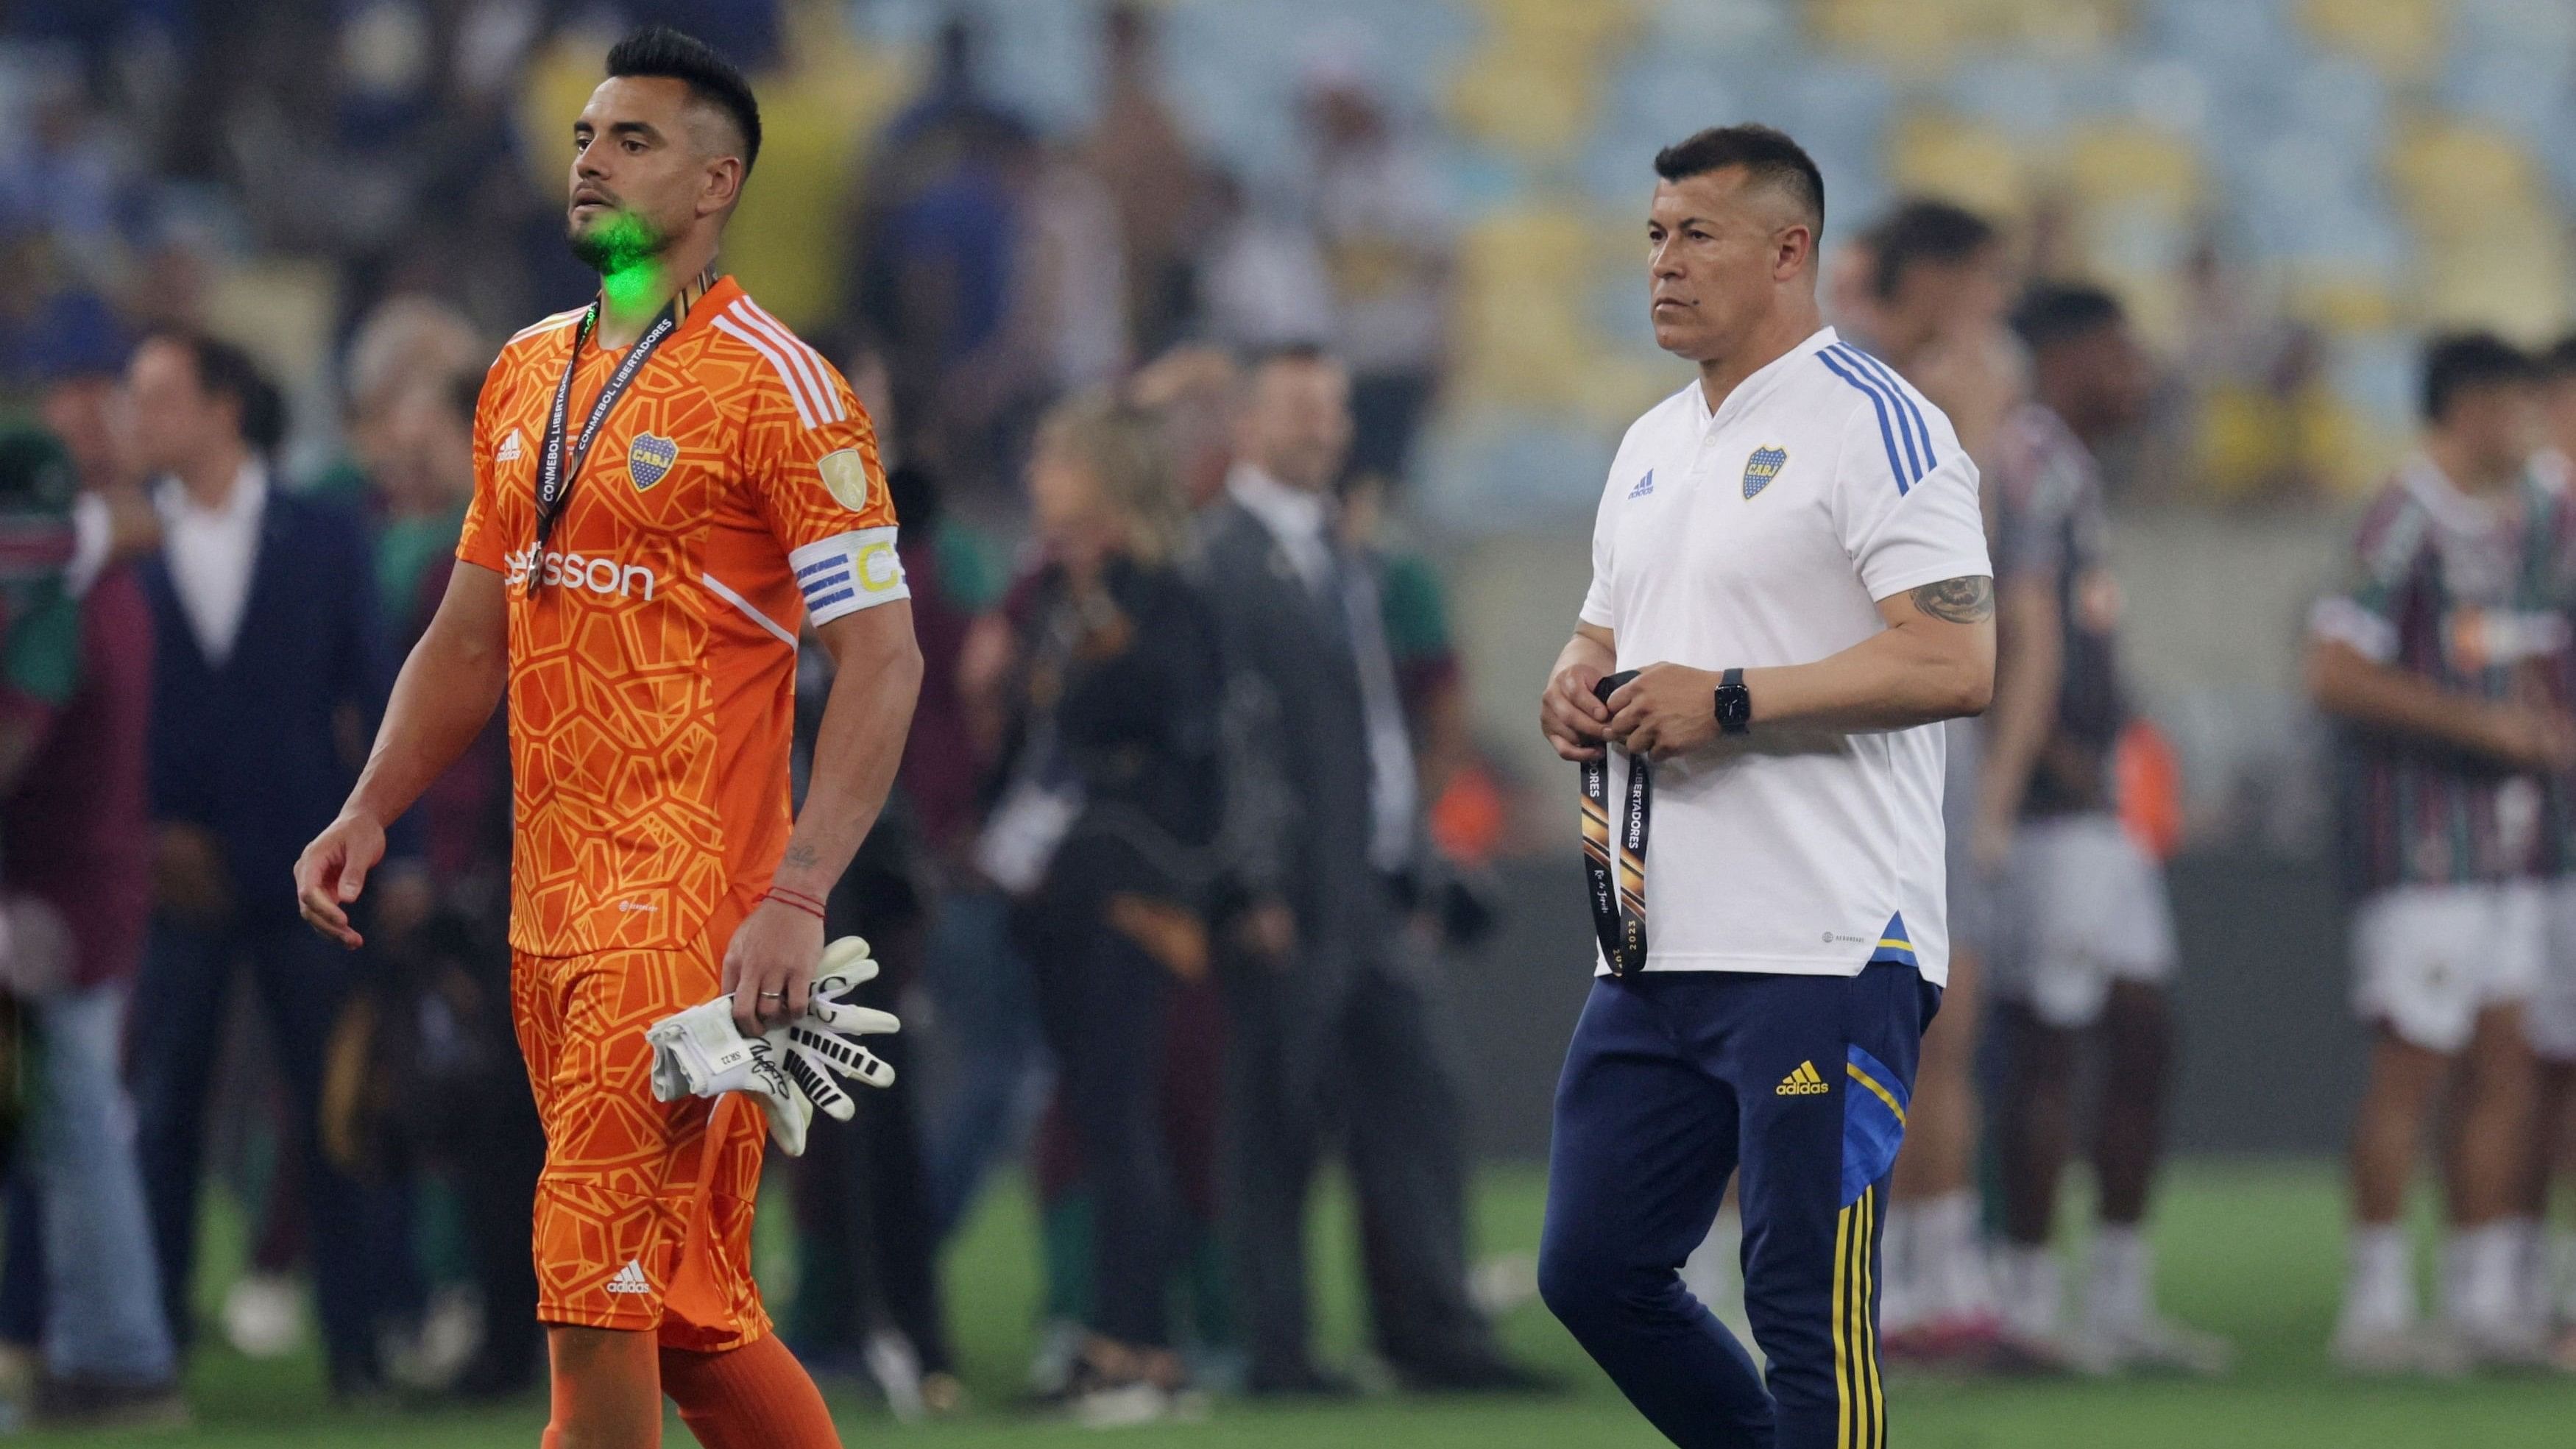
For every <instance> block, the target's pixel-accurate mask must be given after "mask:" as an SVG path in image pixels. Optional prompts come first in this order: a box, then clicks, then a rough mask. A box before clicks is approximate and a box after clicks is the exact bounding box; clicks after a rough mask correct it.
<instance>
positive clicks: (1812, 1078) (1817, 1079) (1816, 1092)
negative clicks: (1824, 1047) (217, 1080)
mask: <svg viewBox="0 0 2576 1449" xmlns="http://www.w3.org/2000/svg"><path fill="white" fill-rule="evenodd" d="M1833 1089H1834V1088H1833V1084H1832V1083H1831V1082H1828V1081H1826V1080H1825V1079H1824V1078H1823V1077H1822V1076H1821V1075H1819V1074H1818V1073H1817V1071H1816V1064H1815V1063H1814V1062H1800V1063H1798V1069H1797V1070H1796V1071H1794V1072H1791V1073H1790V1074H1789V1075H1787V1076H1785V1077H1783V1078H1781V1079H1780V1085H1779V1087H1778V1089H1777V1090H1778V1091H1779V1093H1780V1095H1781V1096H1783V1097H1814V1096H1820V1095H1822V1094H1824V1093H1826V1092H1830V1091H1832V1090H1833Z"/></svg>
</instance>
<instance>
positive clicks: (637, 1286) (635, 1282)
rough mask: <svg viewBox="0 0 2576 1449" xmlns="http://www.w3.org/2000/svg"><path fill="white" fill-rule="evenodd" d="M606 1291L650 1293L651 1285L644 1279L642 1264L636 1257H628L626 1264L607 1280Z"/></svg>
mask: <svg viewBox="0 0 2576 1449" xmlns="http://www.w3.org/2000/svg"><path fill="white" fill-rule="evenodd" d="M608 1291H609V1292H611V1293H650V1292H652V1291H653V1285H652V1284H650V1283H647V1282H645V1281H644V1264H643V1263H642V1262H641V1261H640V1260H638V1259H634V1258H629V1259H627V1260H626V1266H625V1267H623V1268H620V1269H618V1270H617V1276H616V1277H614V1278H611V1279H609V1280H608Z"/></svg>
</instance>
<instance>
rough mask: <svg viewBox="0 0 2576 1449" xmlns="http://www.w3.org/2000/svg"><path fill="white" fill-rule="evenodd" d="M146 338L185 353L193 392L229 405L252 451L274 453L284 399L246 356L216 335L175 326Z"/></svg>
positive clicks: (281, 438)
mask: <svg viewBox="0 0 2576 1449" xmlns="http://www.w3.org/2000/svg"><path fill="white" fill-rule="evenodd" d="M146 340H147V341H152V342H167V343H169V344H170V345H171V346H173V347H177V348H179V349H181V350H182V351H185V352H186V353H187V354H188V361H189V363H190V365H192V366H194V367H195V368H196V370H197V390H198V391H199V392H202V393H206V394H208V395H210V396H213V397H220V398H225V399H228V400H229V401H230V402H231V403H232V405H233V412H234V416H235V418H236V419H237V420H238V422H237V425H238V427H239V428H240V430H241V436H242V441H243V442H245V443H248V444H249V445H250V449H251V451H252V452H254V453H263V454H265V453H274V452H276V451H277V448H278V445H279V444H281V443H283V442H285V441H286V396H285V394H283V393H281V392H279V391H278V390H277V384H276V383H273V382H271V381H269V380H268V374H267V373H265V372H263V371H261V370H260V366H259V364H258V363H257V362H255V361H253V360H252V359H251V355H250V354H249V353H247V352H245V351H243V350H242V349H241V348H239V347H237V346H235V345H234V344H232V343H230V342H226V341H224V340H223V339H222V338H220V337H213V336H209V335H208V334H206V333H203V332H191V331H187V330H184V329H178V328H170V329H164V330H162V331H159V332H155V333H153V334H152V335H151V336H150V337H149V338H147V339H146Z"/></svg>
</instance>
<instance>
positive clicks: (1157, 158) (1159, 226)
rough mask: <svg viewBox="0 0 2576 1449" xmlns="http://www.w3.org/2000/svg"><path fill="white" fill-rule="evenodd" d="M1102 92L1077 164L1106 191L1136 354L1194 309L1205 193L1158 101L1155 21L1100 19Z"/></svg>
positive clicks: (1119, 9)
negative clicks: (1122, 257)
mask: <svg viewBox="0 0 2576 1449" xmlns="http://www.w3.org/2000/svg"><path fill="white" fill-rule="evenodd" d="M1100 39H1101V49H1102V69H1103V71H1104V73H1105V75H1106V85H1107V90H1108V94H1107V95H1106V96H1105V97H1104V98H1103V99H1102V101H1101V106H1100V119H1099V120H1098V121H1097V122H1095V123H1094V124H1093V126H1092V129H1091V135H1090V136H1089V138H1088V139H1087V140H1086V141H1085V142H1084V160H1085V162H1086V164H1088V166H1089V167H1090V168H1091V170H1092V172H1093V173H1094V174H1096V175H1097V176H1099V178H1100V179H1101V182H1102V183H1103V184H1104V185H1105V186H1107V187H1108V190H1109V195H1110V198H1111V201H1112V203H1113V204H1114V205H1115V206H1116V207H1117V211H1118V231H1119V236H1120V239H1121V242H1122V244H1123V245H1124V247H1125V249H1126V259H1127V265H1126V282H1127V299H1126V308H1127V327H1128V331H1129V334H1130V336H1131V337H1132V338H1133V339H1134V341H1135V344H1136V347H1137V350H1138V352H1139V353H1140V354H1146V355H1150V354H1152V353H1156V352H1160V351H1162V350H1163V349H1164V348H1166V347H1169V346H1171V345H1172V344H1173V343H1174V342H1175V341H1177V340H1178V339H1179V337H1180V335H1181V332H1182V330H1183V328H1184V326H1185V325H1186V324H1187V323H1188V322H1189V321H1190V320H1191V316H1192V314H1193V313H1194V311H1195V310H1196V306H1197V290H1198V288H1197V277H1196V275H1195V273H1196V259H1195V256H1194V247H1193V245H1192V243H1193V238H1194V234H1195V233H1196V232H1197V231H1198V230H1199V229H1200V227H1201V226H1202V225H1203V224H1204V222H1205V221H1206V217H1205V215H1204V213H1205V210H1206V207H1207V187H1206V179H1205V175H1204V170H1203V168H1202V167H1201V166H1200V164H1199V160H1198V157H1197V156H1195V155H1194V154H1192V153H1191V150H1190V145H1189V142H1188V140H1187V139H1186V138H1185V137H1184V136H1183V135H1182V133H1181V128H1180V125H1179V123H1178V122H1176V121H1175V120H1173V118H1172V112H1171V108H1170V107H1169V106H1168V105H1166V104H1165V103H1164V101H1163V96H1162V76H1161V70H1162V56H1161V53H1160V45H1161V35H1160V21H1159V20H1158V19H1157V17H1156V15H1155V13H1154V12H1153V11H1152V10H1150V9H1148V8H1147V7H1144V6H1140V5H1135V4H1123V3H1122V4H1117V5H1112V6H1110V7H1109V9H1108V11H1107V12H1106V13H1105V14H1104V15H1103V16H1102V18H1101V25H1100Z"/></svg>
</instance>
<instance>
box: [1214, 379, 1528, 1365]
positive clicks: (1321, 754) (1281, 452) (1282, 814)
mask: <svg viewBox="0 0 2576 1449" xmlns="http://www.w3.org/2000/svg"><path fill="white" fill-rule="evenodd" d="M1350 436H1351V417H1350V379H1349V375H1348V373H1347V372H1345V371H1344V369H1343V367H1342V365H1341V364H1340V363H1339V362H1337V361H1335V360H1334V359H1333V358H1331V357H1330V356H1327V355H1325V354H1323V353H1321V352H1319V351H1315V350H1312V349H1291V350H1286V351H1282V352H1278V353H1274V354H1272V355H1271V356H1269V357H1267V358H1265V359H1263V360H1262V361H1260V362H1259V363H1258V364H1257V365H1256V366H1255V367H1254V368H1253V369H1252V372H1251V375H1250V377H1249V379H1248V381H1247V384H1246V394H1245V401H1244V410H1243V415H1242V417H1241V420H1240V425H1239V429H1238V446H1237V459H1238V460H1237V462H1236V465H1235V468H1234V470H1233V472H1232V474H1231V475H1230V476H1229V477H1228V478H1227V480H1226V495H1225V497H1224V498H1223V499H1221V500H1220V501H1218V502H1216V503H1215V504H1214V505H1213V506H1212V507H1211V508H1210V509H1209V510H1208V512H1207V514H1206V515H1204V524H1203V526H1204V528H1205V535H1204V549H1205V566H1206V569H1207V573H1208V577H1210V578H1211V579H1214V580H1221V581H1222V586H1221V587H1217V588H1212V589H1211V590H1209V596H1210V598H1211V600H1212V602H1213V604H1214V606H1215V609H1216V613H1217V617H1218V631H1219V643H1220V648H1221V651H1222V654H1223V658H1224V667H1225V670H1226V674H1227V687H1226V693H1227V702H1226V716H1227V724H1226V736H1227V739H1228V742H1229V748H1228V754H1229V756H1230V759H1231V761H1232V763H1231V765H1230V767H1229V771H1228V781H1227V788H1228V801H1227V811H1226V813H1227V824H1226V840H1227V844H1228V849H1229V853H1230V855H1231V856H1232V858H1233V860H1234V863H1235V864H1234V870H1235V875H1236V887H1237V888H1236V892H1235V894H1236V896H1237V900H1236V902H1235V909H1234V910H1233V912H1232V914H1231V920H1230V922H1229V928H1228V930H1227V931H1226V932H1225V936H1226V937H1227V944H1228V947H1229V949H1227V950H1226V951H1225V952H1224V956H1225V968H1224V972H1223V984H1224V988H1225V992H1226V1000H1227V1005H1228V1010H1229V1015H1230V1034H1229V1036H1228V1039H1227V1054H1228V1055H1227V1063H1226V1069H1227V1078H1228V1098H1229V1116H1230V1119H1231V1120H1230V1122H1229V1129H1230V1130H1229V1131H1228V1133H1227V1134H1226V1138H1227V1142H1226V1150H1227V1152H1228V1154H1229V1162H1228V1168H1227V1183H1228V1189H1229V1198H1230V1201H1229V1203H1228V1208H1227V1211H1228V1218H1229V1222H1230V1225H1231V1228H1232V1231H1233V1233H1234V1235H1235V1242H1234V1254H1233V1257H1234V1261H1235V1268H1236V1273H1237V1275H1238V1278H1239V1286H1240V1289H1241V1297H1242V1302H1241V1314H1242V1319H1243V1326H1244V1330H1245V1333H1246V1347H1247V1349H1248V1350H1249V1354H1250V1364H1249V1372H1248V1376H1247V1381H1246V1382H1247V1386H1248V1387H1249V1388H1250V1389H1251V1391H1252V1392H1254V1393H1273V1394H1295V1393H1316V1392H1333V1391H1336V1390H1338V1389H1339V1388H1340V1387H1342V1386H1341V1385H1340V1383H1339V1382H1338V1380H1336V1379H1335V1378H1334V1377H1333V1376H1331V1375H1329V1374H1326V1373H1325V1372H1323V1371H1322V1370H1320V1369H1318V1368H1317V1367H1316V1366H1315V1364H1314V1362H1313V1360H1312V1359H1311V1357H1310V1356H1309V1323H1308V1312H1307V1289H1306V1255H1305V1251H1304V1248H1305V1241H1306V1237H1305V1234H1306V1227H1305V1204H1306V1197H1307V1188H1308V1185H1309V1183H1310V1182H1311V1180H1312V1179H1313V1176H1314V1171H1315V1167H1316V1163H1317V1159H1318V1157H1319V1155H1320V1153H1321V1151H1322V1148H1323V1146H1324V1143H1325V1141H1326V1139H1327V1137H1328V1135H1330V1134H1331V1130H1332V1128H1333V1127H1334V1126H1335V1125H1338V1126H1339V1128H1340V1135H1341V1137H1342V1140H1343V1141H1344V1143H1345V1145H1346V1151H1347V1154H1348V1158H1349V1163H1350V1168H1351V1174H1352V1177H1353V1179H1354V1180H1355V1182H1356V1185H1357V1187H1358V1191H1359V1206H1360V1212H1361V1215H1362V1218H1363V1227H1364V1231H1363V1233H1362V1238H1363V1240H1364V1241H1365V1242H1366V1243H1367V1244H1368V1249H1369V1251H1368V1252H1367V1253H1366V1254H1365V1255H1364V1258H1365V1263H1364V1266H1365V1268H1366V1272H1367V1278H1368V1289H1369V1302H1370V1306H1371V1318H1372V1321H1373V1325H1374V1329H1375V1341H1376V1346H1377V1350H1378V1352H1379V1353H1380V1354H1381V1355H1382V1356H1383V1357H1384V1358H1385V1359H1386V1361H1387V1362H1388V1363H1389V1364H1390V1365H1391V1366H1392V1367H1393V1368H1394V1369H1395V1371H1396V1372H1397V1374H1398V1375H1399V1376H1400V1377H1401V1378H1402V1379H1403V1380H1404V1381H1405V1382H1406V1383H1407V1384H1409V1385H1411V1386H1413V1387H1417V1388H1426V1389H1511V1388H1527V1387H1535V1386H1537V1381H1536V1379H1535V1378H1534V1376H1532V1375H1530V1374H1529V1373H1527V1372H1526V1371H1524V1370H1522V1369H1519V1368H1517V1367H1516V1366H1514V1365H1512V1364H1511V1363H1509V1362H1508V1361H1506V1360H1505V1359H1504V1358H1503V1357H1502V1356H1501V1354H1500V1352H1499V1351H1498V1350H1497V1349H1496V1347H1495V1345H1494V1342H1493V1337H1492V1333H1491V1330H1490V1328H1489V1327H1488V1325H1487V1324H1486V1323H1485V1322H1484V1320H1483V1318H1482V1317H1481V1316H1480V1315H1479V1314H1478V1313H1477V1311H1476V1310H1475V1308H1474V1307H1473V1305H1471V1304H1470V1303H1469V1301H1468V1299H1467V1292H1466V1276H1467V1266H1466V1228H1467V1224H1466V1164H1465V1144H1464V1140H1463V1137H1464V1130H1465V1124H1464V1120H1463V1116H1462V1111H1461V1105H1460V1102H1459V1097H1458V1087H1457V1083H1456V1080H1455V1077H1454V1075H1453V1072H1452V1069H1451V1067H1450V1064H1449V1061H1448V1059H1447V1056H1446V1054H1445V1044H1444V1043H1443V1042H1442V1041H1441V1040H1440V1037H1439V1032H1438V1031H1437V1030H1436V1016H1437V1012H1436V990H1437V983H1436V971H1435V961H1434V954H1433V950H1432V948H1431V945H1430V941H1429V936H1428V933H1427V932H1426V931H1425V930H1423V929H1422V927H1421V924H1420V923H1419V922H1418V921H1417V920H1416V919H1415V918H1414V915H1413V912H1412V911H1411V909H1410V908H1409V907H1408V906H1407V905H1406V904H1404V902H1405V901H1406V900H1407V899H1408V898H1409V894H1410V893H1409V889H1408V882H1409V881H1410V880H1411V878H1412V877H1413V874H1414V872H1415V870H1416V867H1417V866H1418V864H1419V862H1420V860H1421V856H1422V842H1421V838H1420V837H1421V810H1420V799H1419V794H1420V792H1419V787H1418V782H1417V781H1416V779H1415V777H1414V767H1413V754H1412V746H1411V742H1410V738H1409V736H1408V734H1407V732H1406V728H1405V721H1404V715H1403V706H1402V703H1401V700H1400V698H1399V696H1398V692H1397V688H1396V682H1395V676H1394V669H1393V666H1392V663H1391V662H1390V659H1389V654H1388V650H1387V641H1386V629H1385V621H1384V617H1383V613H1382V610H1381V608H1380V605H1379V601H1378V592H1377V579H1376V575H1375V571H1374V569H1373V568H1372V567H1371V564H1370V561H1369V560H1368V559H1367V558H1366V557H1365V556H1363V555H1359V554H1355V553H1353V552H1351V551H1350V550H1349V549H1348V548H1347V547H1346V546H1345V545H1344V544H1343V543H1342V541H1341V540H1340V538H1339V536H1338V530H1336V528H1335V527H1334V526H1333V523H1334V520H1333V516H1332V515H1333V508H1332V501H1331V492H1330V488H1331V485H1332V483H1333V481H1334V479H1335V478H1336V476H1337V475H1338V474H1339V472H1340V469H1341V465H1342V460H1343V456H1344V454H1345V452H1346V451H1347V450H1348V448H1349V445H1350ZM1292 782H1293V783H1292Z"/></svg>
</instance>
